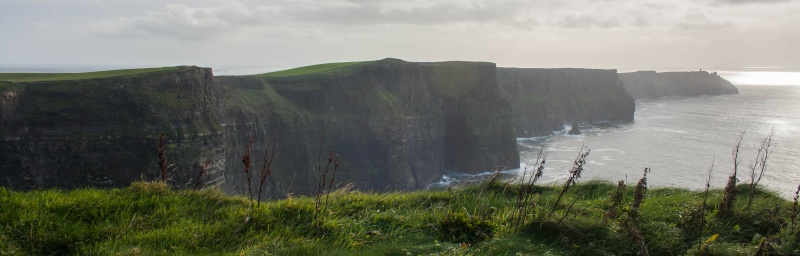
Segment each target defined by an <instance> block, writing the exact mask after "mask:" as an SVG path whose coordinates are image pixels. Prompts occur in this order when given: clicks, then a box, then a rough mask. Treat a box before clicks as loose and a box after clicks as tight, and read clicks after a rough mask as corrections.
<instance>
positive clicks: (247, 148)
mask: <svg viewBox="0 0 800 256" xmlns="http://www.w3.org/2000/svg"><path fill="white" fill-rule="evenodd" d="M252 147H253V137H252V136H251V137H250V141H249V142H248V143H247V145H246V146H245V149H244V155H243V156H242V163H243V164H244V174H245V176H247V196H248V198H250V203H251V204H252V201H253V190H252V189H250V179H251V178H252V176H253V175H252V173H251V172H250V149H251V148H252Z"/></svg>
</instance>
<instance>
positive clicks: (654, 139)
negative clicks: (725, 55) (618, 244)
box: [509, 71, 800, 197]
mask: <svg viewBox="0 0 800 256" xmlns="http://www.w3.org/2000/svg"><path fill="white" fill-rule="evenodd" d="M719 73H720V74H721V75H722V76H723V77H724V78H726V79H728V80H729V81H731V82H733V83H734V84H735V85H736V86H737V87H738V88H739V94H738V95H724V96H703V97H696V98H665V99H658V100H638V101H636V112H635V117H634V122H632V123H609V124H604V125H597V126H583V127H581V131H582V132H583V134H582V135H577V136H574V135H567V134H566V130H565V131H562V132H557V133H555V134H554V135H552V136H545V137H537V138H523V139H518V147H519V150H520V159H521V160H520V161H521V166H522V167H523V168H522V169H520V170H516V171H512V172H509V174H511V176H513V175H515V174H516V175H520V174H521V173H522V172H523V170H524V169H525V167H526V165H527V164H529V163H530V164H533V162H534V161H535V159H536V153H538V151H539V149H540V148H541V147H544V152H543V155H545V156H546V157H547V163H546V165H545V167H546V168H545V170H544V176H543V178H542V180H543V181H544V182H562V181H563V179H565V178H566V177H567V176H568V170H569V169H570V168H571V167H572V162H573V160H574V159H575V157H576V156H577V154H578V151H579V149H580V148H581V146H582V145H585V146H587V147H588V148H589V149H590V150H591V153H590V155H589V157H588V158H587V162H588V163H587V165H586V168H585V171H584V172H583V176H582V178H581V180H582V181H587V180H591V179H603V180H609V181H616V180H626V181H627V182H628V183H634V182H636V181H637V180H638V179H639V178H640V177H641V175H642V171H643V170H644V168H645V167H649V168H651V170H652V173H650V174H648V184H649V185H650V186H651V187H665V186H674V187H682V188H689V189H698V190H699V189H702V188H704V186H705V182H706V177H707V176H706V175H707V171H708V169H709V166H710V165H711V164H712V163H713V164H714V172H713V179H712V182H711V185H712V188H722V187H724V185H725V182H726V181H727V177H728V176H729V175H730V174H731V173H732V172H733V158H732V155H731V152H732V149H733V146H734V145H735V143H736V139H737V137H738V136H739V135H740V134H741V133H742V132H745V135H744V140H743V141H742V146H741V149H740V157H741V158H740V161H741V163H740V167H739V170H740V172H739V180H740V182H749V176H748V175H749V171H748V170H747V169H748V167H749V166H750V165H752V164H753V163H754V162H755V157H756V156H755V154H756V149H757V148H758V146H759V145H760V140H761V139H763V138H764V137H765V136H767V135H768V134H769V133H770V132H771V131H772V130H773V129H774V131H775V135H774V140H773V141H774V143H773V151H772V154H771V155H770V157H769V159H768V162H767V171H766V174H765V175H764V178H763V180H762V181H761V183H760V184H761V185H762V186H763V187H767V188H769V189H770V190H773V191H775V192H777V193H779V194H781V195H783V196H785V197H790V195H792V194H793V193H794V191H795V190H796V189H797V186H798V183H800V168H799V167H800V72H771V71H758V72H750V71H723V72H719ZM565 128H567V127H565ZM529 169H532V168H529ZM530 172H531V171H530V170H528V174H530Z"/></svg>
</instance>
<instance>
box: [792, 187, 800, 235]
mask: <svg viewBox="0 0 800 256" xmlns="http://www.w3.org/2000/svg"><path fill="white" fill-rule="evenodd" d="M798 198H800V185H797V190H796V191H795V192H794V199H793V200H792V216H789V217H791V222H792V233H794V231H795V227H796V226H797V210H798V209H797V200H798Z"/></svg>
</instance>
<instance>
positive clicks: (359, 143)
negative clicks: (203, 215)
mask: <svg viewBox="0 0 800 256" xmlns="http://www.w3.org/2000/svg"><path fill="white" fill-rule="evenodd" d="M308 70H313V72H305V71H303V70H295V71H288V72H279V73H273V74H264V75H257V76H238V77H217V83H218V84H219V85H221V86H222V87H223V88H224V89H225V100H226V102H227V103H226V104H227V108H226V109H225V113H224V116H225V118H224V125H223V126H224V127H225V132H226V134H228V135H229V136H231V137H230V138H229V139H227V140H226V148H227V149H228V152H227V157H226V158H228V159H237V158H241V156H242V154H243V150H244V147H245V144H246V143H247V141H248V140H249V138H250V137H251V136H252V137H253V138H255V139H254V141H255V143H254V150H253V155H255V156H259V158H260V156H262V155H263V154H264V151H263V150H264V147H265V145H264V143H265V142H267V141H268V138H270V137H271V136H276V137H277V138H279V142H278V144H279V149H278V153H277V154H278V155H277V156H276V163H275V164H276V165H277V166H276V171H275V172H274V174H273V175H274V177H273V179H272V182H273V184H274V186H272V188H273V189H274V190H273V191H272V193H274V194H285V193H289V192H291V191H294V192H301V193H302V192H313V191H314V190H315V189H316V187H315V186H316V185H315V184H314V182H315V181H316V175H317V174H316V173H317V168H318V166H319V160H318V158H319V152H320V143H324V144H325V146H324V147H323V149H322V152H323V153H322V154H323V156H322V157H323V158H326V157H327V154H328V153H327V152H328V150H330V149H331V148H333V149H335V151H336V153H337V154H339V155H340V156H341V158H342V159H343V163H342V165H341V166H340V168H339V171H338V173H337V174H336V180H337V182H338V181H343V182H353V183H354V184H355V186H356V187H357V188H360V189H366V190H386V189H389V190H392V189H414V188H421V187H424V186H426V185H427V184H429V183H431V182H432V181H435V180H437V179H438V178H440V177H441V175H442V174H444V172H445V171H446V170H453V171H460V172H472V173H474V172H481V171H488V170H493V169H495V168H497V167H498V166H499V165H505V168H517V167H518V164H519V154H518V151H517V148H516V141H515V139H514V137H515V136H514V129H513V127H512V125H513V124H512V115H511V108H510V105H509V104H508V102H507V101H506V100H505V99H504V98H502V96H501V94H500V90H499V88H498V86H497V81H496V67H495V65H494V64H492V63H469V62H441V63H411V62H405V61H402V60H397V59H384V60H380V61H374V62H365V63H348V64H347V65H344V66H343V67H337V68H330V69H326V71H324V72H319V71H318V70H317V68H313V67H312V68H309V69H307V70H306V71H308ZM322 160H323V163H322V166H323V168H324V165H325V163H324V161H325V159H322ZM242 169H243V164H242V163H241V161H229V162H227V165H226V179H227V181H228V185H226V190H229V191H232V192H242V191H244V190H243V189H244V186H245V185H244V184H246V182H244V180H245V176H244V173H243V171H242Z"/></svg>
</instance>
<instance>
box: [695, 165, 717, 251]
mask: <svg viewBox="0 0 800 256" xmlns="http://www.w3.org/2000/svg"><path fill="white" fill-rule="evenodd" d="M713 173H714V162H713V161H712V162H711V166H710V167H708V178H707V179H706V190H705V191H704V192H703V205H701V208H700V213H701V216H700V217H701V218H700V227H699V228H700V232H698V233H699V235H698V239H697V249H698V250H700V249H701V248H702V247H703V229H705V226H706V208H708V190H709V189H711V174H713Z"/></svg>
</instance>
